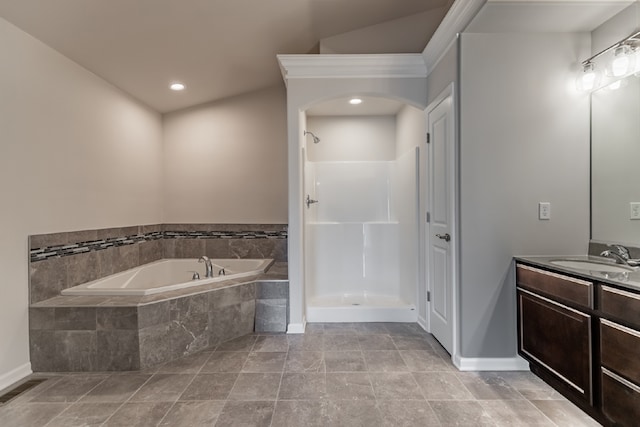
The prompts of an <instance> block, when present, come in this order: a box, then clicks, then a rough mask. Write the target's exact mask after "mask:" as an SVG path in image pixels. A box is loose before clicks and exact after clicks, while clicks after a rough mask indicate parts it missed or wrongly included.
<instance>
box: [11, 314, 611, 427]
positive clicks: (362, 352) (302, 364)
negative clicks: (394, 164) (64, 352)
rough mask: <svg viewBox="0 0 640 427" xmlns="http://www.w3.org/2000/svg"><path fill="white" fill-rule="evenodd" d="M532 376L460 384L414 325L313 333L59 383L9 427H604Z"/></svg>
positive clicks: (29, 401)
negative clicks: (134, 370) (130, 370)
mask: <svg viewBox="0 0 640 427" xmlns="http://www.w3.org/2000/svg"><path fill="white" fill-rule="evenodd" d="M597 425H599V424H597V423H596V422H595V421H593V420H592V419H590V418H589V417H588V416H586V415H585V414H584V413H582V412H581V411H580V410H579V409H577V408H576V407H575V406H574V405H573V404H571V403H570V402H568V401H567V400H565V399H564V398H563V397H562V396H560V395H559V394H557V393H556V392H554V391H553V390H552V389H551V388H550V387H548V386H547V385H546V384H545V383H543V382H542V381H540V380H539V379H538V378H537V377H535V376H534V375H533V374H531V373H528V372H483V373H470V372H458V371H457V370H456V369H455V368H454V367H453V365H452V364H451V362H450V360H449V357H448V355H447V354H446V352H445V351H444V350H443V349H442V347H440V345H439V344H438V342H437V341H435V340H434V339H433V337H432V336H431V335H429V334H427V333H425V332H424V331H422V330H421V329H420V327H418V326H417V325H415V324H398V323H358V324H345V323H342V324H309V325H307V332H306V333H305V334H304V335H258V334H255V335H249V336H245V337H242V338H239V339H236V340H233V341H229V342H227V343H224V344H222V345H220V346H219V347H217V348H215V349H211V350H209V351H204V352H202V353H199V354H196V355H193V356H190V357H187V358H184V359H181V360H179V361H176V362H172V363H169V364H167V365H163V366H160V367H157V368H154V369H152V370H146V371H142V372H124V373H122V372H120V373H93V374H78V373H70V374H62V375H60V374H58V375H52V376H51V378H50V379H48V380H47V381H45V382H43V383H42V384H40V385H38V386H36V387H35V388H33V389H31V390H29V391H27V392H26V393H24V394H22V395H20V396H18V397H17V398H15V399H14V400H12V401H10V402H9V403H7V404H5V405H3V406H0V426H3V427H13V426H20V427H36V426H48V427H73V426H109V427H111V426H127V427H131V426H172V427H173V426H176V427H177V426H267V427H268V426H294V427H299V426H305V427H306V426H367V427H374V426H562V427H565V426H597Z"/></svg>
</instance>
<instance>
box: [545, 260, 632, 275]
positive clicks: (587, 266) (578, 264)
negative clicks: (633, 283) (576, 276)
mask: <svg viewBox="0 0 640 427" xmlns="http://www.w3.org/2000/svg"><path fill="white" fill-rule="evenodd" d="M551 264H554V265H557V266H560V267H567V268H573V269H577V270H589V271H600V272H605V273H629V272H632V271H635V270H634V269H633V268H631V267H625V266H623V265H618V264H606V263H602V262H595V261H580V260H566V259H557V260H555V261H551Z"/></svg>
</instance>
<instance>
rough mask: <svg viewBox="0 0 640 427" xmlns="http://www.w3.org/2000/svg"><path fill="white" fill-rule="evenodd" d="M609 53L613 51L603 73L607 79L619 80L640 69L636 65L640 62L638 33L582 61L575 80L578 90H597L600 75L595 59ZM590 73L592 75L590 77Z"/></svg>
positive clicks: (639, 33) (639, 38) (639, 65)
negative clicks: (580, 69) (611, 57)
mask: <svg viewBox="0 0 640 427" xmlns="http://www.w3.org/2000/svg"><path fill="white" fill-rule="evenodd" d="M611 51H613V59H612V60H611V61H610V62H609V63H608V64H607V66H606V67H605V70H606V71H605V73H606V75H607V76H608V77H610V78H614V79H619V78H622V77H625V76H626V75H628V74H630V73H634V72H637V71H638V70H639V69H640V63H638V61H640V59H639V58H640V31H637V32H635V33H633V34H631V35H630V36H629V37H626V38H624V39H622V40H620V41H619V42H617V43H614V44H612V45H611V46H609V47H608V48H606V49H604V50H602V51H600V52H598V53H596V54H595V55H593V56H592V57H591V58H589V59H586V60H584V61H582V71H581V72H580V75H579V76H578V80H577V86H578V89H580V90H583V91H591V90H594V89H597V88H598V86H599V84H600V78H601V77H602V75H601V73H599V72H598V67H597V66H596V59H598V58H600V57H601V56H602V55H604V54H606V53H608V52H611ZM591 73H594V74H593V75H591Z"/></svg>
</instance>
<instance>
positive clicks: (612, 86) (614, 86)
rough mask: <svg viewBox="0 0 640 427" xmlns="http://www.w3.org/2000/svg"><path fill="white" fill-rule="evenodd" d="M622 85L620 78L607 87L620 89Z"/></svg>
mask: <svg viewBox="0 0 640 427" xmlns="http://www.w3.org/2000/svg"><path fill="white" fill-rule="evenodd" d="M620 86H622V83H620V80H616V81H615V82H613V83H611V84H610V85H609V86H607V89H609V90H618V89H620Z"/></svg>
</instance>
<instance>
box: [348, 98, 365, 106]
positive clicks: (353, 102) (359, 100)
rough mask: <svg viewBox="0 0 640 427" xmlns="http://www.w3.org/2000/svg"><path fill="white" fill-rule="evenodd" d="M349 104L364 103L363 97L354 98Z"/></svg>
mask: <svg viewBox="0 0 640 427" xmlns="http://www.w3.org/2000/svg"><path fill="white" fill-rule="evenodd" d="M349 104H351V105H358V104H362V99H360V98H352V99H350V100H349Z"/></svg>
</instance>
